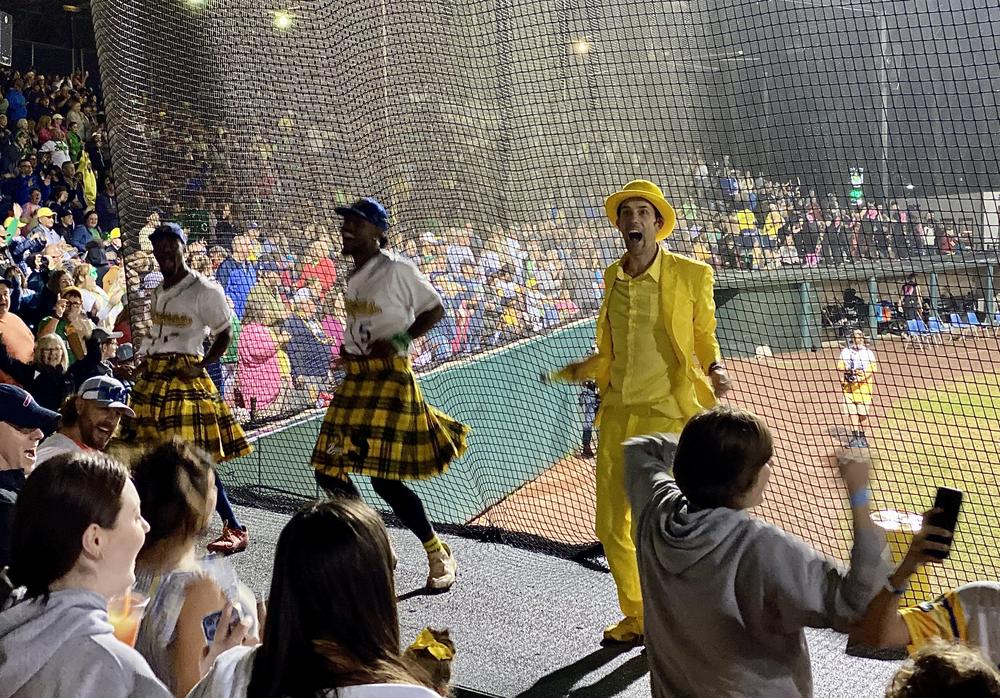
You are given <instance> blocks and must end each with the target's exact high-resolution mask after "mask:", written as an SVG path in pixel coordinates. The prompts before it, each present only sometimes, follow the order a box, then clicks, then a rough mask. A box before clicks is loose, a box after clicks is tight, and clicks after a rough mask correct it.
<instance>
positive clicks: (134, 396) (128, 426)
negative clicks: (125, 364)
mask: <svg viewBox="0 0 1000 698" xmlns="http://www.w3.org/2000/svg"><path fill="white" fill-rule="evenodd" d="M198 360H199V359H198V357H196V356H191V355H189V354H154V355H153V356H151V357H149V358H147V359H146V366H145V368H144V370H143V372H142V375H140V376H139V378H138V380H137V381H136V384H135V387H134V388H132V392H131V393H130V394H129V407H131V408H132V409H133V410H134V411H135V417H134V418H132V419H128V418H126V419H124V420H123V421H122V440H123V441H130V442H131V441H136V442H138V443H156V442H159V441H162V440H163V439H165V438H170V437H171V436H179V437H180V438H182V439H184V440H185V441H188V442H190V443H193V444H195V445H197V446H199V447H200V448H202V449H204V450H205V451H207V452H208V454H209V455H210V456H212V457H213V458H214V459H215V462H216V463H218V462H221V461H225V460H230V459H231V458H238V457H239V456H245V455H247V454H248V453H250V452H251V451H252V450H253V447H252V446H251V445H250V442H249V441H247V437H246V434H244V433H243V427H241V426H240V425H239V423H238V422H237V421H236V419H235V418H234V417H233V413H232V412H231V411H230V409H229V407H228V406H227V405H226V403H224V402H223V401H222V397H221V396H220V395H219V391H218V390H217V389H216V387H215V384H214V383H213V382H212V379H211V378H209V377H208V372H206V371H202V372H201V375H200V376H198V377H197V378H195V379H190V378H185V377H183V376H182V375H181V374H180V372H179V371H180V369H181V368H182V367H184V366H191V365H193V364H195V363H197V362H198Z"/></svg>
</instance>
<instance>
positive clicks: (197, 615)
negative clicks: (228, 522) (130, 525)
mask: <svg viewBox="0 0 1000 698" xmlns="http://www.w3.org/2000/svg"><path fill="white" fill-rule="evenodd" d="M132 476H133V478H134V480H135V487H136V490H137V492H138V493H139V500H140V501H141V502H142V512H143V517H144V518H145V519H146V520H147V521H148V522H149V531H148V532H147V533H146V540H145V542H144V543H143V546H142V550H141V551H140V552H139V557H138V559H137V560H136V583H135V588H136V590H137V591H139V592H140V593H142V594H145V595H147V596H149V605H148V606H147V608H146V613H145V616H144V617H143V621H142V625H141V626H140V628H139V636H138V638H137V640H136V644H135V648H136V649H137V650H138V651H139V653H140V654H142V656H143V657H145V658H146V661H148V662H149V665H150V667H152V669H153V672H154V673H155V674H156V676H157V677H158V678H159V679H160V680H161V681H162V682H163V683H164V684H166V685H167V687H168V688H170V689H171V690H172V691H173V692H174V694H175V695H177V696H186V695H187V693H188V691H189V690H190V689H191V688H192V687H193V686H194V685H195V684H196V683H197V682H198V680H199V679H200V678H201V676H202V668H201V666H200V660H201V657H202V652H203V650H204V648H205V631H204V629H203V625H202V621H203V619H205V618H206V617H208V616H210V615H211V614H213V613H215V612H219V611H221V610H222V609H223V607H224V606H225V605H226V602H227V601H228V602H229V603H230V604H232V605H233V607H234V608H235V609H236V610H237V612H238V613H239V616H240V618H241V619H242V620H243V621H245V622H246V623H247V625H248V630H249V635H250V637H251V638H253V639H256V638H257V637H258V635H259V629H258V622H257V607H256V603H255V601H254V597H253V593H252V592H250V590H249V589H247V588H246V587H245V586H244V585H242V584H241V583H240V582H239V580H238V579H237V577H236V573H235V572H234V571H233V569H232V567H231V566H230V565H229V564H228V562H226V561H225V559H224V558H218V557H212V556H210V557H204V556H203V555H201V554H200V553H199V552H198V547H199V545H198V539H199V536H201V535H203V534H204V533H205V532H206V530H207V529H208V526H209V524H210V521H211V517H212V512H213V511H214V510H215V503H216V496H217V494H216V488H215V468H214V466H213V464H212V460H211V459H210V458H209V456H208V454H206V453H205V452H203V451H201V450H200V449H198V448H196V447H195V446H192V445H190V444H188V443H186V442H184V441H181V440H180V439H179V438H177V437H173V438H172V439H170V440H169V441H166V442H164V443H162V444H160V445H158V446H156V447H154V448H152V449H151V450H149V451H147V452H146V453H144V454H142V456H140V457H139V458H138V460H137V461H136V463H135V464H134V467H133V472H132Z"/></svg>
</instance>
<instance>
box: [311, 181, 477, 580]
mask: <svg viewBox="0 0 1000 698" xmlns="http://www.w3.org/2000/svg"><path fill="white" fill-rule="evenodd" d="M337 213H339V214H340V215H342V216H344V224H343V226H342V227H341V231H340V232H341V235H342V236H343V238H344V254H348V255H351V256H352V257H353V258H354V270H353V271H352V272H351V276H350V279H349V280H348V282H347V294H346V296H347V298H346V305H347V323H346V328H345V331H344V344H343V346H342V347H341V357H342V358H343V360H344V363H343V366H344V371H345V373H346V375H345V377H344V381H343V383H341V384H340V386H339V387H338V388H337V390H336V392H335V393H334V396H333V399H332V400H331V402H330V407H329V409H328V410H327V413H326V417H325V418H324V419H323V426H322V427H321V428H320V433H319V438H318V439H317V441H316V447H315V448H314V449H313V455H312V465H313V468H314V469H315V471H316V472H315V474H316V480H317V482H318V483H319V484H320V486H321V487H323V489H324V490H326V491H327V492H328V493H330V494H345V495H348V496H354V497H358V496H360V495H359V494H358V490H357V489H356V488H355V486H354V485H353V483H351V480H350V474H351V473H356V474H358V475H367V476H369V477H370V478H371V482H372V488H373V489H374V490H375V492H376V493H378V495H379V496H380V497H382V499H384V500H385V501H386V502H387V503H388V504H389V506H390V507H392V510H393V512H394V513H395V514H396V516H398V517H399V519H400V520H401V521H402V522H403V524H404V525H405V526H406V527H407V528H408V529H410V531H412V532H413V534H414V535H415V536H417V538H419V539H420V542H421V543H423V546H424V550H425V551H426V553H427V560H428V566H429V568H430V571H429V573H428V576H427V586H428V588H430V589H434V590H437V591H444V590H446V589H448V588H450V587H451V585H452V584H454V583H455V557H454V556H453V555H452V553H451V550H450V549H449V548H448V546H447V545H446V544H444V543H442V542H441V540H440V539H439V538H438V536H437V533H435V532H434V527H433V526H432V525H431V523H430V521H429V520H428V518H427V514H426V512H425V511H424V506H423V504H422V503H421V501H420V498H419V497H418V496H417V494H416V493H415V492H413V490H411V489H409V488H408V487H407V486H406V485H405V484H404V481H406V480H423V479H427V478H431V477H434V476H436V475H440V474H442V473H444V472H445V470H447V468H448V465H449V463H450V462H451V461H452V460H454V459H455V458H458V457H459V456H461V455H462V453H464V452H465V448H466V442H465V440H466V435H467V433H468V427H466V426H465V425H464V424H461V423H460V422H458V421H456V420H454V419H452V418H451V417H449V416H448V415H446V414H444V413H443V412H440V411H438V410H436V409H434V408H433V407H431V406H430V405H428V404H427V402H426V401H425V400H424V396H423V394H422V392H421V391H420V386H419V385H418V384H417V379H416V376H415V375H414V373H413V365H412V363H411V362H410V349H411V344H412V343H413V340H414V339H415V338H417V337H421V336H423V335H424V334H426V333H427V332H428V331H429V330H430V329H431V328H432V327H433V326H434V325H435V324H437V323H438V321H440V320H441V318H442V317H443V316H444V306H443V305H442V303H441V296H440V295H438V292H437V291H435V290H434V287H433V286H431V283H430V281H429V280H428V279H427V277H426V276H424V275H423V274H421V273H420V271H419V270H418V269H417V268H416V267H415V266H414V265H413V263H412V262H410V261H409V260H406V259H403V258H402V257H400V256H398V255H395V254H392V253H389V252H386V251H384V250H383V249H382V248H383V247H385V245H386V229H387V228H388V225H389V221H388V216H387V214H386V211H385V208H383V207H382V204H380V203H379V202H378V201H376V200H375V199H370V198H366V199H361V200H359V201H357V202H355V203H354V205H353V206H351V207H350V208H338V209H337Z"/></svg>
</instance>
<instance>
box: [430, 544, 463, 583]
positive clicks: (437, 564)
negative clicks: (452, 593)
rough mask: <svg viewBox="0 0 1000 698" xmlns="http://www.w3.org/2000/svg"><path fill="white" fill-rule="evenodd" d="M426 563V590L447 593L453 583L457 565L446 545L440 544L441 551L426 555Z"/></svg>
mask: <svg viewBox="0 0 1000 698" xmlns="http://www.w3.org/2000/svg"><path fill="white" fill-rule="evenodd" d="M427 563H428V566H429V567H430V571H429V573H428V575H427V588H428V589H429V590H431V591H448V590H449V589H451V587H452V585H453V584H454V583H455V572H456V571H457V569H458V564H457V563H456V562H455V556H454V555H453V554H452V552H451V548H449V547H448V544H447V543H442V544H441V550H439V551H437V552H434V553H428V554H427Z"/></svg>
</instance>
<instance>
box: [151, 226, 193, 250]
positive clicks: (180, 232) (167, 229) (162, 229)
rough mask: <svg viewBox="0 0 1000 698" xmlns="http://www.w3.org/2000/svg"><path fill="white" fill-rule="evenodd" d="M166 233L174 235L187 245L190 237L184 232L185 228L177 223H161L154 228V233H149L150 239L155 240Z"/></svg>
mask: <svg viewBox="0 0 1000 698" xmlns="http://www.w3.org/2000/svg"><path fill="white" fill-rule="evenodd" d="M166 235H173V236H174V237H175V238H177V239H178V240H180V241H181V242H182V243H184V244H185V245H186V244H187V241H188V238H187V235H185V234H184V229H183V228H181V227H180V226H179V225H177V224H176V223H161V224H160V225H158V226H156V229H155V230H153V232H152V233H150V234H149V239H150V240H151V241H153V240H156V239H157V238H161V237H164V236H166Z"/></svg>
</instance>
